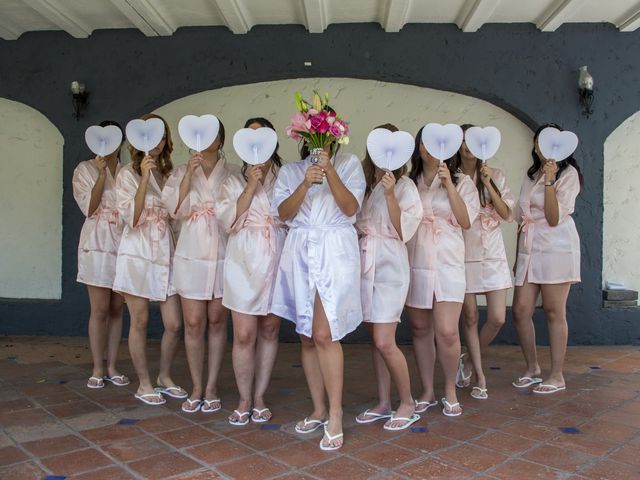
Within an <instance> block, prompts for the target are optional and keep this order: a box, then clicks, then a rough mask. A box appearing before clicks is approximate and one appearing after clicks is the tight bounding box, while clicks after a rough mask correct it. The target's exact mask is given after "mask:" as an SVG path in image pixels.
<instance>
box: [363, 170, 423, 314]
mask: <svg viewBox="0 0 640 480" xmlns="http://www.w3.org/2000/svg"><path fill="white" fill-rule="evenodd" d="M394 191H395V196H396V199H397V200H398V205H399V206H400V229H401V231H402V239H400V236H399V235H398V232H397V231H396V229H395V227H394V226H393V224H392V223H391V219H390V218H389V209H388V208H387V201H386V199H385V196H384V188H383V187H382V185H381V184H380V183H378V184H377V185H376V186H375V187H374V189H373V191H372V192H371V194H370V195H369V196H368V197H367V198H366V199H365V202H364V205H363V206H362V210H361V211H360V213H359V214H358V217H357V218H358V219H357V222H356V228H357V229H358V232H359V233H360V234H361V235H362V238H360V264H361V266H362V278H361V280H360V282H361V283H360V285H361V297H362V315H363V319H364V321H365V322H373V323H390V322H399V321H400V315H401V314H402V309H403V307H404V301H405V299H406V298H407V292H408V291H409V257H408V254H407V247H406V245H405V243H406V242H408V241H409V239H411V237H413V235H414V234H415V233H416V230H417V229H418V225H420V221H421V220H422V204H421V203H420V194H419V193H418V189H417V188H416V186H415V184H414V183H413V181H412V180H411V179H410V178H409V177H401V178H399V179H398V180H397V182H396V185H395V188H394Z"/></svg>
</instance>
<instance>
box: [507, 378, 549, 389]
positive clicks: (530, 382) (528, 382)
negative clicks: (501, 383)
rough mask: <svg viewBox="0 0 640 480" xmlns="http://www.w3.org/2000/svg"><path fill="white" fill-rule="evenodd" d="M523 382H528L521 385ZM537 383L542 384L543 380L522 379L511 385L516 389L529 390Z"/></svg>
mask: <svg viewBox="0 0 640 480" xmlns="http://www.w3.org/2000/svg"><path fill="white" fill-rule="evenodd" d="M523 380H526V383H523V384H520V382H522V381H523ZM536 383H542V379H541V378H540V377H520V378H518V380H516V381H515V382H511V385H513V386H514V387H516V388H527V387H530V386H531V385H535V384H536Z"/></svg>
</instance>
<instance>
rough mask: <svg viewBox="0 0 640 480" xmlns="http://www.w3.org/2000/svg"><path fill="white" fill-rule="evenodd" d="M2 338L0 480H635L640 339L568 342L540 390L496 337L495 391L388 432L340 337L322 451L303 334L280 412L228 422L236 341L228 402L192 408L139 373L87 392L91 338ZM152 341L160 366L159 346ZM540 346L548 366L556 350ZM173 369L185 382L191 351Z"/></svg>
mask: <svg viewBox="0 0 640 480" xmlns="http://www.w3.org/2000/svg"><path fill="white" fill-rule="evenodd" d="M0 341H1V343H0V347H1V348H0V425H1V426H2V432H1V433H0V479H2V480H13V479H20V480H25V479H44V478H50V479H61V478H69V479H91V480H100V479H109V480H116V479H134V478H137V479H140V478H150V479H162V478H174V479H203V480H204V479H210V478H248V479H261V478H279V479H294V478H319V479H325V478H326V479H329V478H331V479H339V478H347V479H349V480H357V479H361V478H376V479H383V478H384V479H387V478H388V479H400V478H446V479H453V478H477V479H481V478H482V479H488V478H500V479H504V478H518V479H529V478H543V479H555V478H572V479H579V478H598V479H612V480H613V479H616V480H620V479H638V478H640V375H639V373H640V348H639V347H574V348H569V352H568V355H567V369H566V380H567V384H568V390H567V391H566V392H563V393H560V394H557V395H552V396H546V397H540V396H537V395H531V394H530V393H529V392H522V391H516V389H514V388H513V387H511V386H510V382H511V380H512V379H513V378H515V377H517V375H518V373H520V369H521V368H522V359H521V355H520V352H519V349H518V348H517V347H492V348H490V349H489V350H488V351H487V353H486V358H485V365H486V372H487V374H488V377H489V395H490V399H489V400H488V401H484V402H482V401H478V400H474V399H472V398H471V397H470V396H469V392H468V391H463V392H460V400H461V402H462V404H463V407H464V408H465V413H464V415H463V416H462V417H460V418H457V419H449V418H445V417H444V416H443V415H441V413H440V411H439V409H437V410H436V409H432V410H430V411H429V414H428V415H426V416H425V417H423V418H422V420H421V421H420V422H419V423H418V424H416V425H415V428H413V431H408V432H403V433H392V432H386V431H384V430H383V429H382V425H381V424H375V425H368V426H361V425H356V424H355V422H354V420H353V418H354V415H355V414H357V413H358V412H359V411H360V410H361V409H363V408H365V407H367V406H368V405H370V403H371V401H372V396H373V394H374V390H375V388H374V384H373V375H372V370H371V362H370V358H369V352H368V348H367V347H366V346H359V345H346V346H345V347H344V351H345V365H346V379H345V385H346V388H345V395H344V405H345V446H344V448H343V449H342V450H340V451H339V452H337V453H325V452H321V451H320V450H319V449H318V441H319V439H320V433H319V432H318V433H317V434H313V435H311V436H310V437H305V436H302V435H298V434H296V433H294V431H293V425H294V422H295V421H296V420H298V419H301V418H303V417H304V415H305V414H306V413H308V409H309V406H310V401H309V398H308V394H307V389H306V386H305V381H304V376H303V372H302V368H300V367H301V366H300V358H299V348H298V346H297V345H291V344H283V345H281V349H280V354H279V358H278V363H277V366H276V370H275V372H274V376H273V381H272V384H271V388H270V391H269V394H268V400H269V404H270V406H271V408H272V410H273V412H274V419H273V421H272V422H271V423H270V424H267V425H263V426H262V427H260V426H257V425H255V424H253V425H249V426H247V427H233V426H230V425H229V424H228V423H227V422H226V417H227V415H228V414H229V412H230V410H232V409H233V408H234V407H235V404H234V401H235V400H236V392H235V383H234V380H233V374H232V369H231V357H230V353H229V352H227V356H226V358H225V364H224V370H223V373H222V377H221V395H222V399H223V406H224V411H222V412H218V413H214V414H209V415H206V414H202V413H198V414H195V415H187V414H184V413H182V412H181V411H180V409H179V406H180V402H179V401H178V400H170V401H169V402H168V403H167V405H165V406H164V407H148V406H145V405H142V404H141V403H140V402H138V401H137V400H135V399H134V398H133V394H132V392H133V391H134V390H135V385H133V384H132V385H130V387H126V388H116V387H114V386H112V385H107V386H106V387H105V388H104V389H102V390H89V389H87V388H86V387H85V383H86V378H87V377H88V375H89V373H90V356H89V351H88V348H87V346H86V340H85V339H81V338H51V337H49V338H44V337H39V338H26V337H21V338H7V337H4V338H1V339H0ZM148 351H149V356H150V360H151V365H152V367H153V368H156V366H157V360H158V343H157V342H151V343H150V345H149V349H148ZM406 351H407V355H408V357H409V359H410V364H413V360H412V356H411V350H410V348H407V349H406ZM121 356H122V361H121V363H120V366H121V369H122V371H123V372H125V373H127V374H128V375H130V376H132V377H133V368H132V366H131V363H130V360H129V357H128V354H127V349H126V345H125V344H123V347H122V349H121ZM540 356H541V359H542V360H543V368H545V367H547V366H548V364H547V362H548V350H547V349H541V350H540ZM153 371H154V370H152V372H153ZM413 378H415V372H413ZM175 379H176V380H177V381H179V382H180V383H181V384H183V385H184V386H185V387H189V384H190V382H189V380H188V371H187V367H186V362H185V358H184V352H180V354H179V355H178V359H177V361H176V364H175ZM437 384H438V386H439V388H440V387H441V378H440V376H438V380H437ZM416 387H417V385H416ZM414 390H416V389H414Z"/></svg>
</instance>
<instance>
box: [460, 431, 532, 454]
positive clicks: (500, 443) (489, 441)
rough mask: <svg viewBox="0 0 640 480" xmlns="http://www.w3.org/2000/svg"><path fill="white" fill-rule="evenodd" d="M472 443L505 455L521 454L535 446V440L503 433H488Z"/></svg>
mask: <svg viewBox="0 0 640 480" xmlns="http://www.w3.org/2000/svg"><path fill="white" fill-rule="evenodd" d="M473 443H474V444H475V445H479V446H481V447H484V448H488V449H490V450H495V451H497V452H500V453H504V454H506V455H515V454H518V453H522V452H524V451H525V450H529V449H530V448H532V447H533V446H535V445H537V442H536V441H535V440H531V439H528V438H525V437H519V436H517V435H509V434H507V433H503V432H489V433H487V434H485V435H483V436H481V437H478V438H475V439H474V440H473Z"/></svg>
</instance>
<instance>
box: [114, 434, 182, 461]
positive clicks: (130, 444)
mask: <svg viewBox="0 0 640 480" xmlns="http://www.w3.org/2000/svg"><path fill="white" fill-rule="evenodd" d="M102 448H103V450H104V451H105V452H107V453H108V454H109V455H111V456H112V457H113V458H115V459H116V460H118V461H120V462H125V463H127V462H132V461H134V460H139V459H141V458H146V457H151V456H153V455H157V454H159V453H164V452H168V451H169V447H167V446H166V445H165V444H163V443H161V442H160V441H158V440H156V439H155V438H153V437H151V436H150V435H144V436H136V437H133V438H129V439H127V440H120V441H117V442H113V443H110V444H109V445H107V446H104V447H102Z"/></svg>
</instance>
